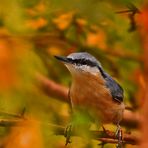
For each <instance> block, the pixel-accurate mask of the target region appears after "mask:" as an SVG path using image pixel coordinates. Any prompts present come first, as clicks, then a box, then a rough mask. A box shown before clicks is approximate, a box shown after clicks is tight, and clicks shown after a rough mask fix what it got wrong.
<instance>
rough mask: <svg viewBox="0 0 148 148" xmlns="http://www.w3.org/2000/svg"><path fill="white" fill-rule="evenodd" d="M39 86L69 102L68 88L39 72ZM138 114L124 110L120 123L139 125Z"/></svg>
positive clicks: (55, 96) (130, 125) (50, 94)
mask: <svg viewBox="0 0 148 148" xmlns="http://www.w3.org/2000/svg"><path fill="white" fill-rule="evenodd" d="M36 78H37V80H38V82H39V84H40V88H41V89H42V90H43V91H44V92H45V93H46V94H47V95H48V96H50V97H54V98H56V99H58V100H60V101H63V102H67V103H68V102H69V99H68V88H67V87H64V86H62V85H59V84H57V83H56V82H54V81H52V80H49V79H48V78H46V77H45V76H43V75H41V74H37V76H36ZM139 121H140V115H139V114H138V113H134V112H131V111H128V110H125V112H124V116H123V121H122V122H121V124H122V125H126V126H128V127H131V128H137V127H139Z"/></svg>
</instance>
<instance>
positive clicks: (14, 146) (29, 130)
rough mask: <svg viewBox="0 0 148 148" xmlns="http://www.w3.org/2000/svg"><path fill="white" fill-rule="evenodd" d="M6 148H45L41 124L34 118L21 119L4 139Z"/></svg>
mask: <svg viewBox="0 0 148 148" xmlns="http://www.w3.org/2000/svg"><path fill="white" fill-rule="evenodd" d="M4 147H5V148H33V147H34V148H43V141H42V134H41V131H40V125H39V124H38V123H37V122H35V121H33V120H26V121H21V122H20V123H19V124H18V125H17V126H15V127H12V129H11V132H10V134H9V135H8V137H7V138H6V139H5V141H4Z"/></svg>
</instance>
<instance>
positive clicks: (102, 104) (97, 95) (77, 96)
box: [70, 74, 123, 122]
mask: <svg viewBox="0 0 148 148" xmlns="http://www.w3.org/2000/svg"><path fill="white" fill-rule="evenodd" d="M70 96H71V99H72V105H73V107H74V108H77V107H80V108H82V109H84V110H87V111H88V112H90V113H91V114H94V115H95V116H100V118H102V120H103V121H104V122H116V120H119V119H118V118H121V117H120V116H121V115H122V112H123V109H121V104H119V103H116V102H114V101H113V99H112V95H111V93H110V91H109V89H108V88H107V87H106V86H105V81H104V80H103V79H102V78H101V77H100V76H97V75H96V76H95V75H89V74H86V75H83V76H77V77H75V78H74V81H73V83H72V86H71V90H70ZM120 114H121V115H120ZM118 116H119V117H118ZM114 120H115V121H114Z"/></svg>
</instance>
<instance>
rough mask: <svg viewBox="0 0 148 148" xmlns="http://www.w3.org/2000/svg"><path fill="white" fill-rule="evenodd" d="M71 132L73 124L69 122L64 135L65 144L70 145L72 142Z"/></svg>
mask: <svg viewBox="0 0 148 148" xmlns="http://www.w3.org/2000/svg"><path fill="white" fill-rule="evenodd" d="M71 134H72V124H69V125H67V127H66V129H65V132H64V136H65V138H66V143H65V145H68V144H69V143H71Z"/></svg>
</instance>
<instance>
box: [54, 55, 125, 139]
mask: <svg viewBox="0 0 148 148" xmlns="http://www.w3.org/2000/svg"><path fill="white" fill-rule="evenodd" d="M55 58H56V59H58V60H59V61H61V62H62V63H64V65H65V66H66V67H67V68H68V70H69V71H70V73H71V76H72V84H71V87H70V91H69V96H70V101H71V106H72V109H73V110H74V112H75V111H76V110H79V111H80V112H81V111H82V112H87V113H88V114H89V115H90V116H91V117H92V118H93V119H96V120H99V121H100V122H101V123H102V124H106V123H114V124H116V125H117V131H116V133H117V134H119V135H120V133H119V131H120V122H121V120H122V118H123V112H124V109H125V105H124V100H123V99H124V90H123V88H122V87H121V85H120V84H119V83H118V82H117V81H116V80H114V79H113V78H112V77H111V76H110V75H109V74H108V73H107V72H106V71H105V70H104V68H103V67H102V65H101V63H100V62H99V60H97V59H96V58H95V57H94V56H92V55H91V54H89V53H88V52H75V53H71V54H69V55H68V56H59V55H56V56H55ZM119 139H121V137H119Z"/></svg>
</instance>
